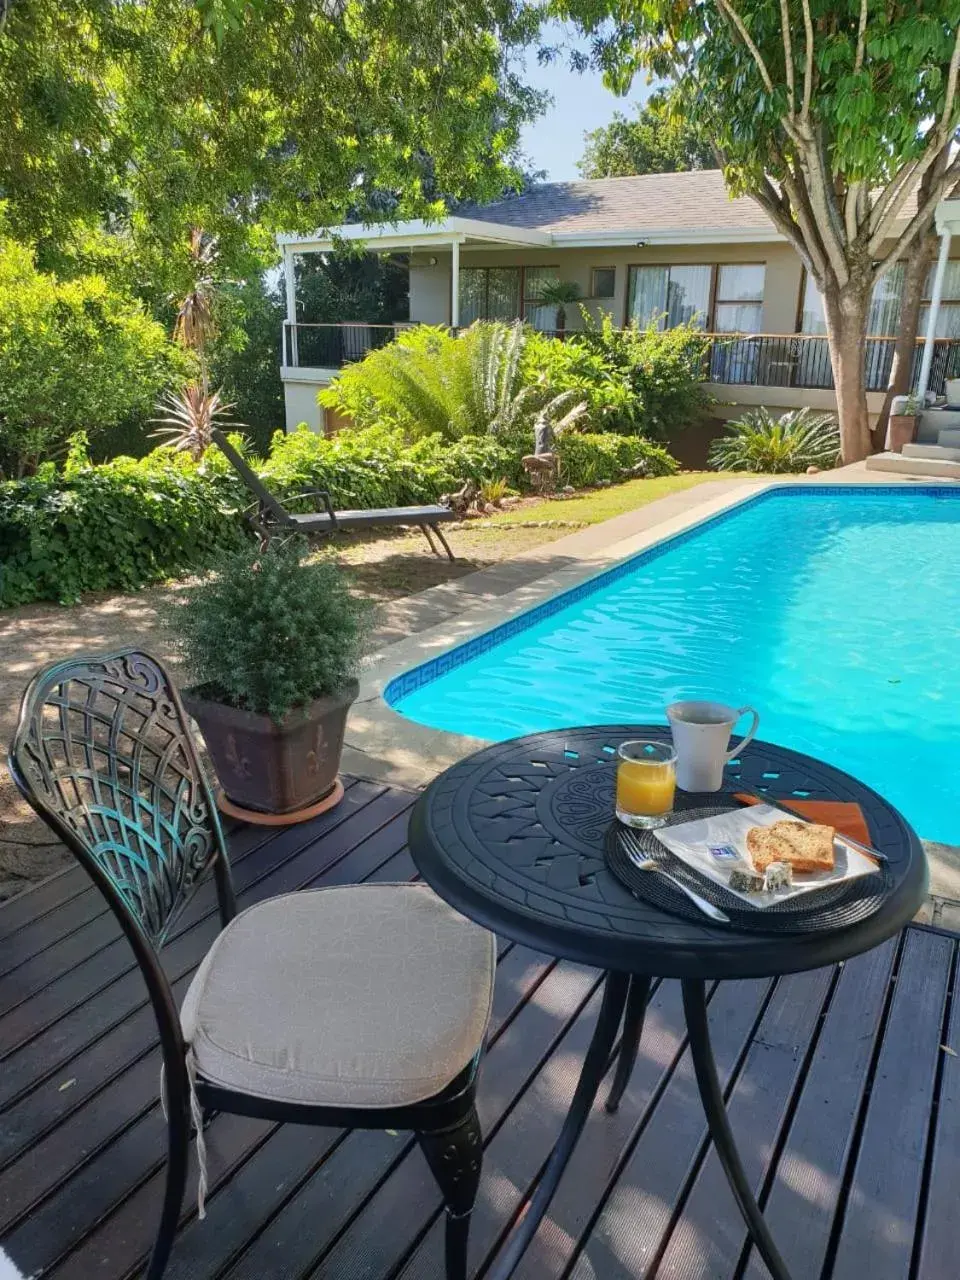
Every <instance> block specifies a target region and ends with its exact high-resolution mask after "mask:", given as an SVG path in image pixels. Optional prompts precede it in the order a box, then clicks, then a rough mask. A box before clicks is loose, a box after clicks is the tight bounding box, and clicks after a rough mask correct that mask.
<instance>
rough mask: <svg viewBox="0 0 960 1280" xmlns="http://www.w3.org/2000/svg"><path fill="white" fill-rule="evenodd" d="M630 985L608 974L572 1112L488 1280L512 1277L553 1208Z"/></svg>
mask: <svg viewBox="0 0 960 1280" xmlns="http://www.w3.org/2000/svg"><path fill="white" fill-rule="evenodd" d="M629 985H630V978H629V977H628V975H627V974H625V973H608V974H607V976H606V980H605V983H604V988H603V1003H602V1004H601V1006H600V1013H599V1016H598V1017H597V1025H596V1027H595V1028H594V1031H593V1039H592V1040H591V1041H590V1047H589V1049H587V1053H586V1057H585V1058H584V1060H583V1068H582V1070H581V1072H580V1079H579V1080H578V1081H577V1087H576V1090H575V1091H574V1095H573V1101H572V1102H571V1103H570V1110H569V1111H568V1112H567V1118H566V1119H565V1120H564V1122H563V1128H562V1129H561V1130H560V1136H559V1138H558V1139H557V1142H556V1145H555V1146H554V1148H553V1150H552V1151H551V1153H550V1158H549V1160H548V1161H547V1166H546V1168H545V1169H544V1171H543V1177H542V1178H541V1179H540V1181H539V1183H538V1184H537V1189H536V1191H535V1192H534V1193H533V1196H532V1198H531V1200H530V1203H529V1204H528V1205H527V1208H526V1211H525V1213H524V1215H523V1217H522V1218H521V1219H520V1222H519V1223H518V1225H517V1226H516V1227H515V1228H514V1231H513V1234H512V1235H511V1236H510V1237H509V1239H508V1240H507V1243H506V1245H505V1247H504V1249H503V1251H502V1252H501V1254H500V1256H499V1257H498V1258H497V1259H496V1260H495V1261H494V1264H493V1266H492V1267H491V1268H490V1270H489V1272H488V1273H487V1277H486V1280H508V1277H509V1276H512V1275H513V1273H514V1271H515V1270H516V1268H517V1265H518V1263H519V1262H520V1259H521V1258H522V1257H523V1254H524V1250H525V1249H526V1248H527V1245H528V1244H529V1243H530V1241H531V1240H532V1239H533V1237H534V1235H535V1234H536V1230H537V1227H538V1226H539V1225H540V1222H541V1221H542V1219H543V1215H544V1214H545V1213H546V1211H547V1209H548V1208H549V1205H550V1201H551V1200H552V1199H553V1195H554V1192H555V1191H556V1189H557V1186H558V1184H559V1182H560V1179H561V1177H562V1176H563V1171H564V1169H565V1168H566V1167H567V1164H568V1163H569V1161H570V1157H571V1156H572V1155H573V1151H574V1148H575V1147H576V1145H577V1140H578V1139H579V1137H580V1134H581V1133H582V1132H583V1126H584V1125H585V1124H586V1122H587V1117H588V1116H589V1114H590V1111H591V1109H592V1107H593V1104H594V1102H595V1100H596V1097H597V1094H598V1092H599V1091H600V1085H601V1083H602V1082H603V1077H604V1075H605V1074H606V1071H607V1064H608V1062H609V1061H610V1054H611V1053H612V1052H613V1046H614V1042H615V1041H616V1038H617V1032H618V1030H619V1029H620V1020H621V1018H622V1017H623V1011H624V1006H625V1005H626V1003H627V992H628V989H629Z"/></svg>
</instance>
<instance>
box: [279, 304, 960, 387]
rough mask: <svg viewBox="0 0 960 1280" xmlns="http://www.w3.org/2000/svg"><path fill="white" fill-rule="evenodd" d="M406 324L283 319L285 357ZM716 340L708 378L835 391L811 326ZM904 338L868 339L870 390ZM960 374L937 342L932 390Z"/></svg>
mask: <svg viewBox="0 0 960 1280" xmlns="http://www.w3.org/2000/svg"><path fill="white" fill-rule="evenodd" d="M403 327H405V326H402V325H392V324H361V323H356V322H350V323H345V324H299V323H298V324H290V323H289V321H285V322H284V326H283V363H284V365H285V366H287V367H290V368H301V369H340V368H342V367H343V366H344V365H345V364H350V363H351V362H352V361H354V360H362V359H363V357H364V356H365V355H366V354H367V352H368V351H372V350H373V349H374V348H376V347H384V346H386V345H387V343H389V342H392V341H393V339H394V338H395V337H396V335H397V331H398V329H400V328H403ZM546 332H550V333H551V335H552V336H554V337H558V338H570V337H575V331H572V330H570V329H567V330H565V331H563V332H558V331H556V330H549V331H546ZM707 337H708V338H709V339H710V345H709V348H708V351H707V356H706V367H705V370H704V376H705V378H706V380H707V381H708V382H716V383H720V384H722V385H724V386H741V387H795V388H797V389H798V390H821V391H832V390H833V370H832V368H831V365H830V347H829V344H828V343H827V339H826V338H825V337H822V336H820V335H819V334H805V333H789V334H779V333H755V334H727V333H714V334H708V335H707ZM895 345H896V342H895V339H893V338H868V339H867V350H866V362H865V363H866V385H867V390H868V391H885V390H886V388H887V383H888V382H889V380H890V367H891V365H892V364H893V352H894V347H895ZM923 346H924V339H923V338H918V339H917V344H916V347H915V348H914V354H913V369H912V372H911V377H912V384H913V386H914V387H915V386H916V385H917V380H918V378H919V375H920V363H921V360H922V358H923ZM958 377H960V338H937V339H935V341H934V348H933V361H932V363H931V366H930V383H929V387H928V390H930V391H932V392H933V393H934V395H943V392H944V383H945V382H946V380H947V379H948V378H958Z"/></svg>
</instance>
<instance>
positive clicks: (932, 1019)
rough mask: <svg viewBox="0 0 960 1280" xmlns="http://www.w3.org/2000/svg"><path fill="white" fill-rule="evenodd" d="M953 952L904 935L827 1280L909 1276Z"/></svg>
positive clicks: (931, 940)
mask: <svg viewBox="0 0 960 1280" xmlns="http://www.w3.org/2000/svg"><path fill="white" fill-rule="evenodd" d="M953 952H954V944H953V940H952V939H951V938H946V937H942V936H938V935H937V934H935V933H927V932H921V931H920V930H914V929H911V930H910V931H909V932H908V933H907V937H906V942H905V944H904V948H903V955H902V958H901V962H900V969H899V972H898V974H897V981H896V988H895V990H894V995H893V1004H892V1006H891V1009H890V1016H889V1019H888V1021H887V1025H886V1028H885V1030H884V1036H883V1043H882V1046H881V1049H880V1057H879V1059H878V1061H877V1070H876V1076H875V1079H874V1082H873V1090H872V1092H871V1094H870V1100H869V1103H868V1107H867V1115H866V1121H865V1123H864V1127H863V1135H862V1137H861V1140H860V1150H859V1153H858V1155H857V1162H856V1167H855V1169H854V1173H853V1183H852V1186H851V1189H850V1194H849V1198H848V1200H847V1206H846V1213H845V1215H844V1219H843V1234H842V1235H841V1237H840V1243H839V1247H838V1249H837V1254H836V1259H835V1261H834V1265H833V1280H862V1278H863V1277H864V1276H870V1277H874V1278H876V1277H880V1276H882V1277H883V1280H906V1278H907V1277H908V1276H909V1274H910V1259H911V1255H912V1252H913V1241H914V1232H915V1227H916V1215H917V1207H918V1204H919V1199H920V1187H921V1179H922V1176H923V1167H924V1158H925V1155H926V1147H927V1137H928V1130H929V1121H930V1106H931V1101H932V1097H933V1084H934V1078H935V1075H936V1072H937V1067H938V1063H939V1060H940V1056H941V1050H940V1044H941V1041H942V1039H943V1011H944V1003H945V1001H946V996H947V986H948V981H949V978H950V975H951V968H952V962H953Z"/></svg>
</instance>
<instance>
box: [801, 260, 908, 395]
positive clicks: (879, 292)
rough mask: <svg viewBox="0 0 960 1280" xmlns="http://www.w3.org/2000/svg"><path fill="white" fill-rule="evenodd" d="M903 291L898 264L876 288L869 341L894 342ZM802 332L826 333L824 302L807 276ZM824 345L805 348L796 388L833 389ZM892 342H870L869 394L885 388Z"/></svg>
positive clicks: (867, 363) (866, 374)
mask: <svg viewBox="0 0 960 1280" xmlns="http://www.w3.org/2000/svg"><path fill="white" fill-rule="evenodd" d="M902 291H903V263H902V262H898V263H896V264H895V265H894V266H893V267H891V268H890V270H889V271H888V272H886V273H885V274H884V275H882V276H881V277H880V279H879V280H878V281H877V283H876V284H875V285H874V288H873V297H872V298H871V299H870V310H869V312H868V313H867V337H868V338H893V337H895V336H896V333H897V327H898V325H899V323H900V296H901V293H902ZM800 332H801V333H814V334H821V333H826V332H827V323H826V320H825V319H824V314H823V298H821V296H820V290H819V289H818V288H817V286H816V284H815V283H814V281H813V278H812V276H809V275H805V279H804V285H803V307H802V308H801V312H800ZM826 345H827V344H826V343H825V342H805V343H803V344H802V348H801V352H800V358H799V362H798V366H797V379H798V382H797V385H798V386H802V387H818V386H824V387H832V386H833V375H832V373H831V372H830V358H829V354H828V352H827V350H826ZM893 347H894V344H893V342H889V341H888V342H869V341H868V342H867V350H866V355H865V358H864V377H865V379H866V385H867V388H868V389H869V390H874V391H875V390H877V389H879V388H881V387H884V386H886V384H887V379H888V378H889V376H890V365H891V363H892V361H893Z"/></svg>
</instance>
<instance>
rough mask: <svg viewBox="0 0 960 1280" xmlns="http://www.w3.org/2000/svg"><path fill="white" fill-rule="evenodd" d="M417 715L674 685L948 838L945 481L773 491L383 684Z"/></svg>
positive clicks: (603, 702)
mask: <svg viewBox="0 0 960 1280" xmlns="http://www.w3.org/2000/svg"><path fill="white" fill-rule="evenodd" d="M386 697H387V700H388V701H389V702H390V703H391V704H392V705H393V706H394V707H395V709H396V710H398V711H400V712H401V713H402V714H403V715H405V716H408V717H410V718H411V719H412V720H416V721H419V722H420V723H421V724H426V725H430V726H432V727H433V728H437V729H448V730H450V731H452V732H454V733H467V734H473V735H475V736H477V737H480V738H489V739H493V740H500V739H503V738H509V737H513V736H514V735H516V734H522V733H531V732H534V731H536V730H541V729H552V728H562V727H565V726H568V725H574V724H594V723H597V724H602V723H616V722H623V721H636V722H642V721H656V722H664V715H663V708H664V706H665V704H666V703H668V702H671V701H673V700H675V699H678V698H716V699H720V700H722V701H724V702H729V703H732V704H733V705H734V706H740V705H742V704H744V703H751V704H753V705H754V706H755V707H756V708H757V709H758V710H759V712H760V736H761V737H763V738H767V739H769V740H771V741H774V742H779V743H782V744H783V745H785V746H788V747H794V748H796V749H798V750H800V751H806V752H809V753H810V754H811V755H813V756H816V757H818V758H819V759H822V760H826V761H828V762H829V763H831V764H835V765H838V766H839V767H840V768H842V769H847V770H849V771H850V772H851V773H853V774H855V775H856V776H858V777H859V778H861V779H862V780H863V781H864V782H867V783H869V784H870V785H871V786H872V787H874V788H876V790H878V791H879V792H881V794H883V795H884V796H886V797H887V798H888V799H889V800H891V801H892V802H893V803H894V804H895V805H897V806H898V808H900V809H901V810H902V811H903V813H904V814H905V815H906V816H907V818H908V819H909V820H910V822H911V823H912V824H913V825H914V827H915V828H916V830H917V831H918V832H919V834H920V835H921V836H923V837H925V838H926V839H931V840H943V841H947V842H949V843H954V844H956V843H960V804H958V798H957V795H956V792H957V783H958V774H960V492H957V491H954V490H949V491H943V490H935V489H932V488H927V489H913V488H910V489H906V488H897V489H892V488H888V489H881V488H866V489H864V488H854V487H844V488H833V487H831V488H827V487H825V486H824V487H820V488H815V489H814V488H809V489H808V488H804V489H802V490H801V489H779V490H772V491H769V492H768V493H766V494H764V495H761V496H760V497H758V498H756V499H753V500H752V501H750V502H748V503H746V504H744V505H742V506H740V507H738V508H736V509H735V510H733V511H732V512H729V513H726V514H724V515H722V516H720V517H718V518H715V519H713V520H710V521H707V522H706V523H704V524H702V525H700V526H698V527H697V528H695V529H693V530H690V531H688V532H687V533H685V534H682V535H681V536H680V537H678V538H674V539H672V540H670V541H668V542H666V543H662V544H660V545H659V546H657V547H654V548H652V549H651V550H650V551H648V552H645V553H643V554H642V555H640V556H638V557H635V558H634V559H632V560H630V561H627V562H625V563H624V564H622V565H619V566H616V567H615V568H614V569H613V570H610V571H608V572H607V573H605V574H604V575H603V576H602V577H601V578H599V579H596V580H594V581H593V582H592V583H589V584H585V586H584V587H579V588H577V589H575V591H573V592H568V593H567V594H566V595H565V596H563V597H561V598H560V599H559V600H556V601H552V602H550V603H549V604H548V605H547V606H540V608H538V609H536V610H533V611H532V612H531V613H529V614H526V615H524V616H523V617H522V618H520V619H517V620H514V621H512V622H511V623H509V624H506V625H505V626H504V627H500V628H498V629H497V630H496V631H495V632H493V633H490V634H488V635H487V636H484V637H481V638H479V639H478V640H475V641H471V642H470V644H469V645H466V646H463V647H462V648H461V649H459V650H453V651H452V653H450V654H445V655H442V656H441V657H440V658H439V659H434V660H433V661H432V662H431V663H430V664H427V666H425V667H421V668H418V669H416V670H415V671H413V672H408V673H406V674H405V675H403V676H400V677H399V678H398V679H396V680H394V681H393V682H392V684H391V685H390V686H389V687H388V689H387V692H386Z"/></svg>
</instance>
